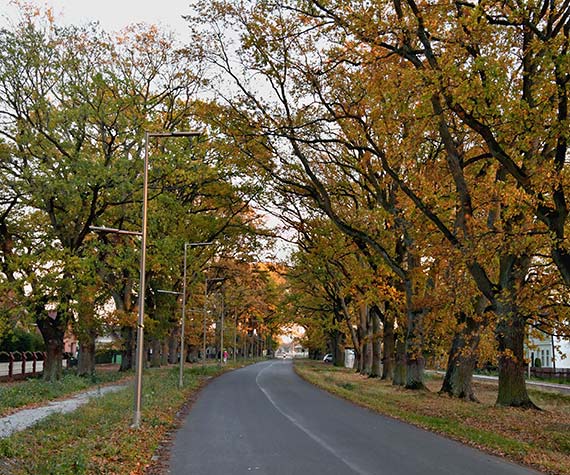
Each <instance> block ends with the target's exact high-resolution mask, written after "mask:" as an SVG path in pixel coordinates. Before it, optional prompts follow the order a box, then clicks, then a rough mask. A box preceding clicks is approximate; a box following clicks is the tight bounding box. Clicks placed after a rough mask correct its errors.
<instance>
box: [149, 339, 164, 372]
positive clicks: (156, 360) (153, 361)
mask: <svg viewBox="0 0 570 475" xmlns="http://www.w3.org/2000/svg"><path fill="white" fill-rule="evenodd" d="M150 348H151V349H152V353H151V356H150V367H151V368H160V362H161V360H162V358H161V355H160V353H161V351H160V350H161V349H162V345H161V344H160V340H158V339H156V338H153V339H152V340H151V341H150Z"/></svg>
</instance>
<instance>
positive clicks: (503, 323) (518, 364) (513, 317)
mask: <svg viewBox="0 0 570 475" xmlns="http://www.w3.org/2000/svg"><path fill="white" fill-rule="evenodd" d="M497 318H498V323H497V328H496V333H495V337H496V339H497V342H498V350H499V392H498V395H497V405H500V406H510V407H523V408H529V409H537V406H536V405H535V404H534V403H533V402H532V401H531V400H530V397H529V395H528V392H527V390H526V383H525V379H524V375H525V369H526V366H525V363H524V339H525V318H524V317H523V316H521V315H520V313H519V312H518V310H517V309H516V308H514V306H512V305H508V304H507V305H504V304H502V303H499V304H498V305H497Z"/></svg>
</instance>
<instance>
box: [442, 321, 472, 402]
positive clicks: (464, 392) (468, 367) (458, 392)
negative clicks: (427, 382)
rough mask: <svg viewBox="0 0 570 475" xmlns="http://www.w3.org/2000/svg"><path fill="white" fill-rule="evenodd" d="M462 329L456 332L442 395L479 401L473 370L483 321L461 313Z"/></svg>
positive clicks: (460, 322)
mask: <svg viewBox="0 0 570 475" xmlns="http://www.w3.org/2000/svg"><path fill="white" fill-rule="evenodd" d="M457 319H458V322H459V324H460V328H459V330H458V331H456V332H455V335H454V337H453V342H452V344H451V350H450V351H449V358H448V360H447V371H446V372H445V377H444V379H443V384H442V386H441V389H440V391H439V392H440V393H444V394H448V395H449V396H452V397H457V398H460V399H467V400H469V401H477V398H476V397H475V393H474V392H473V385H472V380H473V370H474V369H475V365H476V363H477V348H478V346H479V341H480V329H481V320H480V319H479V318H474V317H473V316H472V315H466V314H465V313H464V312H460V313H459V315H458V316H457Z"/></svg>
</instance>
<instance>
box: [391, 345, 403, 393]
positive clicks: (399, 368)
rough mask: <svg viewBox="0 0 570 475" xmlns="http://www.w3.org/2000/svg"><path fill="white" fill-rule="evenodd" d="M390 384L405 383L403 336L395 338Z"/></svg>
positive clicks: (401, 384)
mask: <svg viewBox="0 0 570 475" xmlns="http://www.w3.org/2000/svg"><path fill="white" fill-rule="evenodd" d="M392 384H393V385H394V386H404V385H405V384H406V343H405V341H404V340H403V338H397V339H396V361H395V364H394V377H393V378H392Z"/></svg>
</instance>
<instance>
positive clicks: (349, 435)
mask: <svg viewBox="0 0 570 475" xmlns="http://www.w3.org/2000/svg"><path fill="white" fill-rule="evenodd" d="M169 469H170V473H171V474H174V475H233V474H247V473H251V472H255V473H258V474H268V475H291V474H301V475H313V474H316V475H321V474H339V475H341V474H342V475H352V474H359V475H365V474H370V475H372V474H374V475H380V474H386V475H414V474H418V475H419V474H421V475H432V474H433V475H436V474H437V475H442V474H449V475H452V474H453V475H457V474H461V475H471V474H472V475H482V474H493V475H515V474H517V475H526V474H535V475H536V474H537V473H538V472H535V471H532V470H529V469H526V468H524V467H521V466H518V465H514V464H511V463H509V462H505V461H503V460H501V459H499V458H496V457H492V456H490V455H487V454H484V453H482V452H479V451H477V450H474V449H471V448H469V447H466V446H463V445H461V444H459V443H456V442H453V441H451V440H448V439H445V438H443V437H440V436H438V435H435V434H432V433H429V432H427V431H424V430H421V429H418V428H415V427H413V426H410V425H408V424H405V423H402V422H398V421H396V420H393V419H390V418H387V417H383V416H381V415H378V414H376V413H374V412H372V411H369V410H367V409H363V408H361V407H358V406H355V405H353V404H351V403H349V402H346V401H344V400H342V399H339V398H336V397H334V396H331V395H329V394H327V393H326V392H324V391H321V390H320V389H317V388H315V387H314V386H312V385H310V384H309V383H306V382H305V381H303V380H302V379H301V378H299V377H298V376H297V375H296V374H295V373H294V372H293V369H292V365H291V362H290V361H288V360H285V361H281V360H279V361H270V362H264V363H259V364H256V365H252V366H248V367H246V368H242V369H240V370H237V371H232V372H230V373H226V374H224V375H223V376H221V377H219V378H217V379H215V380H214V381H212V383H211V384H209V385H208V386H207V387H206V388H205V389H204V390H203V391H202V392H201V393H200V396H199V397H198V400H197V401H196V403H195V405H194V406H193V408H192V410H191V412H190V414H189V415H188V418H187V419H186V421H185V423H184V425H183V427H182V428H181V429H180V430H179V431H178V432H177V433H176V436H175V440H174V444H173V448H172V451H171V455H170V463H169Z"/></svg>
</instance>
